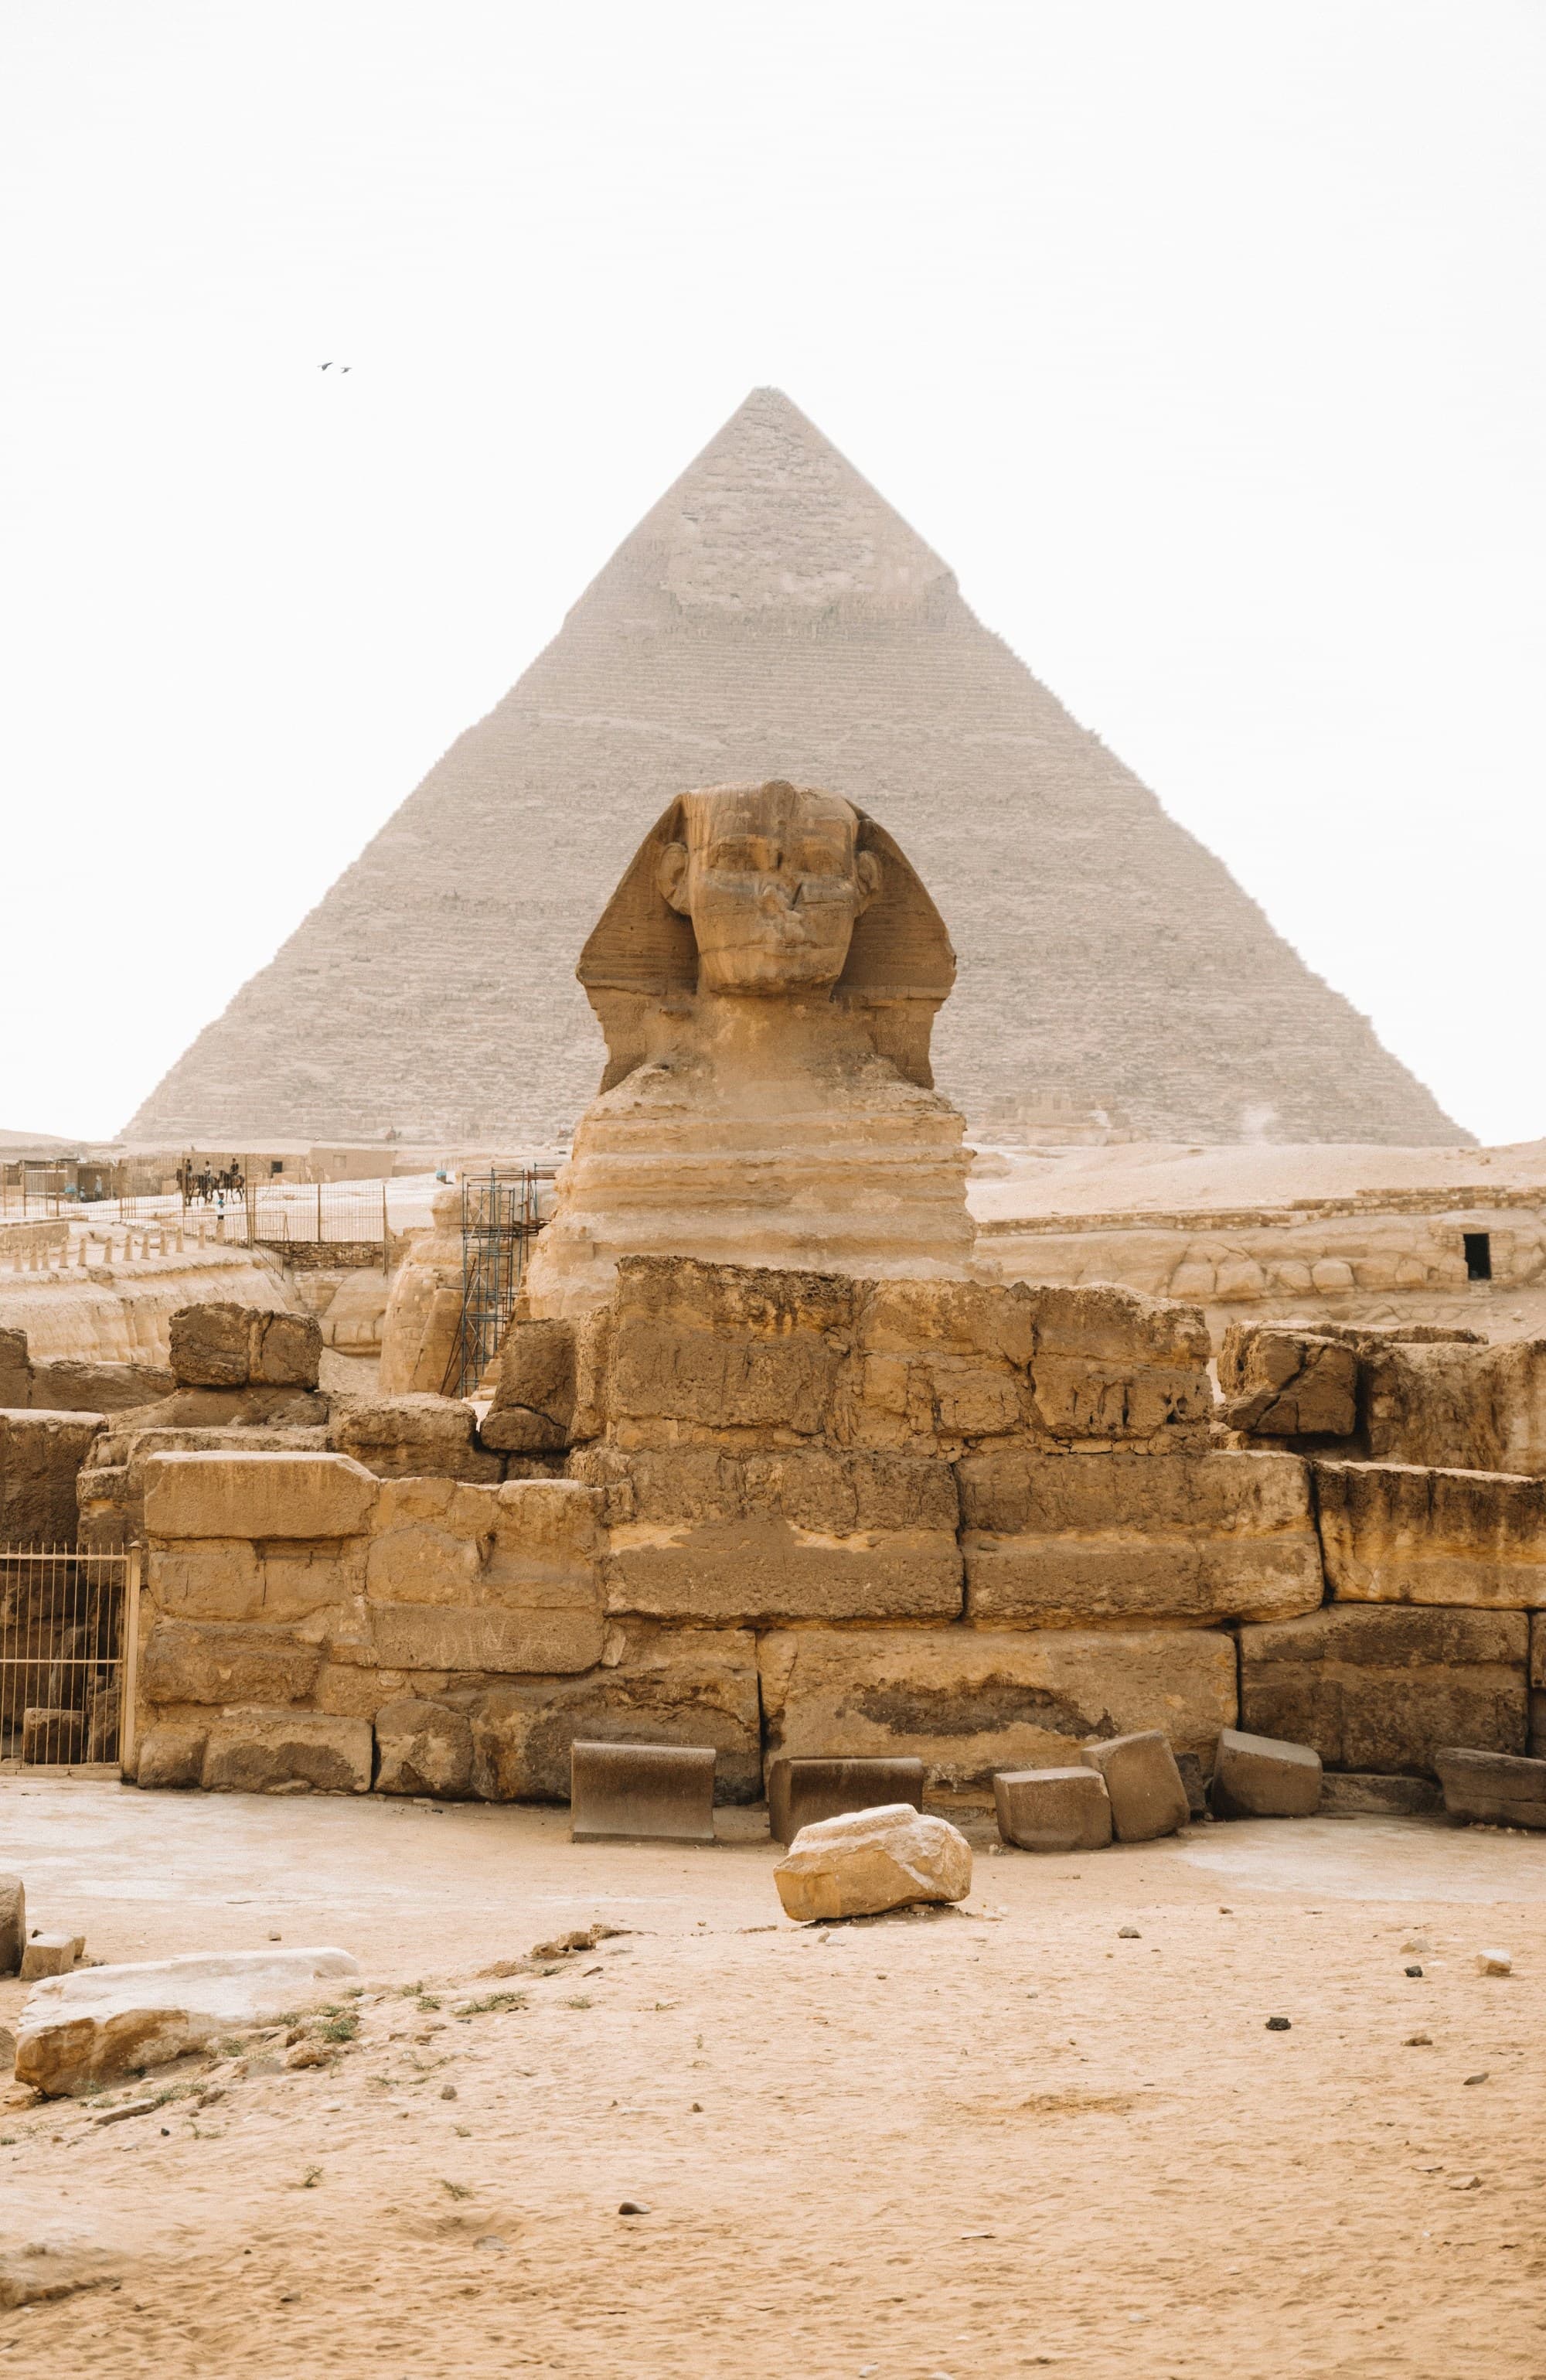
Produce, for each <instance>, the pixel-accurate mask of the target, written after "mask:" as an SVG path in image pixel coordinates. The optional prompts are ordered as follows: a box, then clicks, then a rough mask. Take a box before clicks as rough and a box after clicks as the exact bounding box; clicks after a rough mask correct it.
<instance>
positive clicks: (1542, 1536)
mask: <svg viewBox="0 0 1546 2380" xmlns="http://www.w3.org/2000/svg"><path fill="white" fill-rule="evenodd" d="M1315 1487H1316V1508H1317V1516H1318V1522H1319V1527H1320V1532H1321V1547H1322V1551H1323V1556H1324V1560H1325V1569H1326V1583H1327V1585H1329V1587H1330V1588H1331V1591H1332V1594H1333V1595H1334V1596H1335V1597H1336V1598H1337V1600H1338V1601H1340V1602H1347V1603H1437V1604H1447V1605H1450V1606H1459V1607H1469V1608H1472V1609H1480V1610H1490V1611H1505V1610H1520V1611H1524V1610H1530V1609H1540V1608H1546V1479H1535V1478H1525V1477H1517V1476H1515V1475H1512V1474H1510V1473H1506V1472H1495V1471H1430V1470H1424V1469H1419V1467H1417V1466H1416V1465H1414V1464H1409V1463H1316V1465H1315Z"/></svg>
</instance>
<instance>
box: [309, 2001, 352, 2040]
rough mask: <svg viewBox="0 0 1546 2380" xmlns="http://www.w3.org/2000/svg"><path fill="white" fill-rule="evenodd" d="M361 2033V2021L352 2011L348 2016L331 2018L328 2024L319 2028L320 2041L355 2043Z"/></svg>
mask: <svg viewBox="0 0 1546 2380" xmlns="http://www.w3.org/2000/svg"><path fill="white" fill-rule="evenodd" d="M358 2031H359V2019H358V2017H357V2016H356V2014H355V2012H354V2010H352V2009H351V2010H349V2011H348V2012H347V2014H344V2015H339V2016H335V2017H330V2018H329V2020H328V2022H327V2023H326V2024H320V2025H319V2026H318V2027H317V2037H318V2039H319V2040H320V2041H353V2039H354V2037H355V2035H356V2033H357V2032H358Z"/></svg>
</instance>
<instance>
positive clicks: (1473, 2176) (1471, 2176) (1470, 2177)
mask: <svg viewBox="0 0 1546 2380" xmlns="http://www.w3.org/2000/svg"><path fill="white" fill-rule="evenodd" d="M1445 2187H1446V2189H1449V2190H1480V2188H1481V2176H1480V2174H1479V2173H1468V2174H1467V2176H1466V2178H1465V2180H1463V2181H1452V2182H1448V2183H1446V2184H1445Z"/></svg>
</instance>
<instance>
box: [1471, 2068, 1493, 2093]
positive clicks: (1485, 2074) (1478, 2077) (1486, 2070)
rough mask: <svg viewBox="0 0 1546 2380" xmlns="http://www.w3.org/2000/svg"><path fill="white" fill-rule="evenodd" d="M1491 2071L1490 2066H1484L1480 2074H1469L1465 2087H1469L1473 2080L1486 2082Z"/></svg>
mask: <svg viewBox="0 0 1546 2380" xmlns="http://www.w3.org/2000/svg"><path fill="white" fill-rule="evenodd" d="M1491 2071H1492V2070H1491V2068H1490V2067H1486V2066H1484V2067H1483V2068H1482V2070H1481V2072H1480V2074H1467V2077H1466V2083H1465V2087H1466V2088H1467V2089H1469V2087H1470V2085H1471V2084H1472V2083H1485V2082H1486V2080H1487V2077H1488V2075H1489V2073H1490V2072H1491Z"/></svg>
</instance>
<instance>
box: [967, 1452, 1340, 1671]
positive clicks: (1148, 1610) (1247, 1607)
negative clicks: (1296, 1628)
mask: <svg viewBox="0 0 1546 2380" xmlns="http://www.w3.org/2000/svg"><path fill="white" fill-rule="evenodd" d="M956 1468H957V1475H958V1476H959V1478H960V1499H961V1519H962V1536H961V1544H962V1547H963V1549H964V1552H965V1556H966V1579H967V1610H968V1614H969V1616H970V1618H971V1620H972V1622H973V1623H974V1624H975V1625H977V1626H980V1627H1003V1626H1004V1625H1006V1624H1009V1625H1010V1626H1035V1627H1050V1628H1078V1627H1083V1626H1089V1625H1091V1624H1093V1623H1099V1622H1101V1621H1110V1620H1120V1621H1127V1622H1129V1625H1138V1626H1142V1625H1143V1624H1144V1623H1145V1622H1147V1621H1151V1620H1163V1619H1178V1620H1193V1621H1212V1620H1226V1619H1234V1620H1239V1619H1244V1620H1275V1619H1285V1620H1286V1619H1289V1618H1292V1617H1293V1616H1294V1615H1295V1614H1296V1613H1298V1612H1301V1611H1313V1610H1315V1609H1318V1607H1319V1605H1320V1604H1321V1602H1322V1599H1323V1595H1324V1592H1325V1588H1324V1582H1323V1577H1322V1572H1321V1548H1320V1543H1319V1540H1318V1538H1317V1536H1316V1533H1315V1520H1314V1513H1313V1510H1312V1506H1311V1502H1310V1474H1309V1469H1308V1466H1307V1465H1306V1464H1305V1463H1302V1462H1301V1461H1300V1460H1299V1458H1298V1456H1297V1455H1294V1454H1282V1453H1257V1452H1253V1451H1239V1452H1221V1451H1215V1452H1211V1453H1201V1454H1174V1455H1168V1456H1167V1455H1154V1454H1134V1453H1128V1452H1123V1451H1111V1452H1107V1453H1080V1454H1063V1455H1059V1454H1046V1453H1041V1452H1038V1451H1035V1450H1033V1449H1028V1448H1024V1447H1009V1448H1003V1449H996V1450H992V1451H986V1452H978V1453H975V1454H972V1455H968V1456H966V1457H965V1458H964V1459H963V1460H962V1461H961V1462H960V1463H958V1465H957V1466H956Z"/></svg>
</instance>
